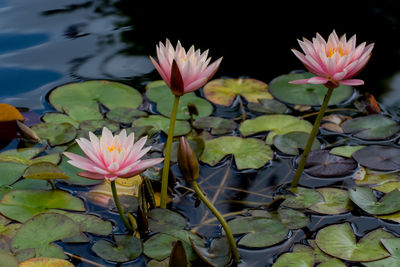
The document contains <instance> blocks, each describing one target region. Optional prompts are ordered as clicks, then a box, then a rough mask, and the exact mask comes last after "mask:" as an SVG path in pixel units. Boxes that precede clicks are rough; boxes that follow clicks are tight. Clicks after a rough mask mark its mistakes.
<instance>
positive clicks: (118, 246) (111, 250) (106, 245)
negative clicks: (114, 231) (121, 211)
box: [92, 235, 143, 262]
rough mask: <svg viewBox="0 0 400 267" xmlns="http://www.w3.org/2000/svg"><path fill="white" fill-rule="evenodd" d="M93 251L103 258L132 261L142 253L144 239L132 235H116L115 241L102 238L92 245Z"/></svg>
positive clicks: (115, 260)
mask: <svg viewBox="0 0 400 267" xmlns="http://www.w3.org/2000/svg"><path fill="white" fill-rule="evenodd" d="M92 251H93V252H94V253H95V254H96V255H97V256H99V257H100V258H102V259H105V260H109V261H114V262H126V261H131V260H134V259H136V258H137V257H139V255H140V254H142V251H143V249H142V241H141V240H140V239H138V238H136V237H134V236H130V235H116V236H114V243H111V242H110V241H107V240H104V239H100V240H98V241H97V242H96V243H94V245H93V246H92Z"/></svg>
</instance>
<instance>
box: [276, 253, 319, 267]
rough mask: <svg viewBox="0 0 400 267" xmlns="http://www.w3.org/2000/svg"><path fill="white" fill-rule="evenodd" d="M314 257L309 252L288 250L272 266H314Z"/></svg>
mask: <svg viewBox="0 0 400 267" xmlns="http://www.w3.org/2000/svg"><path fill="white" fill-rule="evenodd" d="M312 266H314V257H313V255H312V253H307V252H287V253H284V254H282V255H281V256H280V257H279V258H278V259H277V260H276V262H275V263H274V264H273V265H272V267H312Z"/></svg>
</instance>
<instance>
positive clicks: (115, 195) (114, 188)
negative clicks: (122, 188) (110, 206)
mask: <svg viewBox="0 0 400 267" xmlns="http://www.w3.org/2000/svg"><path fill="white" fill-rule="evenodd" d="M111 191H112V195H113V198H114V202H115V206H116V207H117V210H118V213H119V216H120V217H121V219H122V222H123V223H124V225H125V227H126V228H127V229H128V230H129V232H133V229H132V226H131V225H130V224H129V221H128V219H127V218H126V216H125V213H124V210H123V209H122V206H121V202H119V198H118V193H117V187H116V186H115V181H111Z"/></svg>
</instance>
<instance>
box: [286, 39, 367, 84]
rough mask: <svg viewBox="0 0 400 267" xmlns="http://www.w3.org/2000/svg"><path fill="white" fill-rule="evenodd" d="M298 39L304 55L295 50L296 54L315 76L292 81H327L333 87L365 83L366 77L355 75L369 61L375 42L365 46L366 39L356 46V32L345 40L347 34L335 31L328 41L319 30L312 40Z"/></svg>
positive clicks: (319, 82) (297, 82)
mask: <svg viewBox="0 0 400 267" xmlns="http://www.w3.org/2000/svg"><path fill="white" fill-rule="evenodd" d="M298 42H299V45H300V47H301V48H302V50H303V52H304V54H303V53H301V52H299V51H297V50H295V49H292V51H293V53H294V54H295V55H296V56H297V57H298V58H299V59H300V60H301V62H303V64H304V65H305V67H306V68H307V69H308V70H309V71H310V72H312V73H313V74H315V75H316V77H312V78H309V79H302V80H296V81H292V82H291V83H295V84H305V83H311V84H325V85H326V86H332V87H337V86H338V85H339V84H344V85H362V84H364V81H363V80H360V79H352V78H353V77H354V76H355V75H357V74H358V73H359V72H360V71H361V70H362V69H363V68H364V66H365V65H366V64H367V62H368V60H369V58H370V57H371V51H372V49H373V48H374V44H373V43H372V44H369V45H367V46H366V43H365V42H363V43H362V44H360V45H359V46H357V47H356V35H353V37H351V38H350V39H349V40H346V35H342V36H341V37H340V39H339V37H338V36H337V34H336V32H335V31H333V32H332V33H331V34H330V35H329V38H328V42H326V41H325V40H324V39H323V38H322V37H321V35H319V34H318V33H317V36H316V37H315V38H313V40H312V42H311V41H309V40H307V39H306V38H303V41H300V40H298Z"/></svg>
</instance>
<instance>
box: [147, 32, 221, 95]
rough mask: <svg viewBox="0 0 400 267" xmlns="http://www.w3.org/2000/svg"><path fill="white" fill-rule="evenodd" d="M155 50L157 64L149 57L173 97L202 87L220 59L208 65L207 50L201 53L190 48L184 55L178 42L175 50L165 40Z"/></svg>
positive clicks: (217, 65) (209, 59) (213, 72)
mask: <svg viewBox="0 0 400 267" xmlns="http://www.w3.org/2000/svg"><path fill="white" fill-rule="evenodd" d="M156 48H157V59H158V63H157V62H156V61H155V60H154V59H153V58H152V57H150V59H151V61H152V62H153V64H154V66H155V68H156V69H157V71H158V72H159V73H160V75H161V78H162V79H163V80H164V81H165V82H166V83H167V85H168V87H169V88H170V89H171V91H172V93H173V94H174V95H178V96H182V95H183V94H185V93H188V92H193V91H195V90H197V89H199V88H200V87H202V86H203V85H204V84H205V83H206V82H207V81H208V80H209V79H211V77H212V76H213V75H214V74H215V72H216V71H217V69H218V67H219V64H220V63H221V60H222V57H221V58H219V59H218V60H216V61H214V62H213V63H212V64H211V65H209V63H210V61H211V58H208V50H207V51H205V52H204V53H201V52H200V50H199V49H197V50H195V49H194V46H192V47H191V48H190V49H189V51H188V52H187V53H186V51H185V49H184V48H183V47H182V45H181V43H180V42H179V41H178V44H177V45H176V48H175V49H174V47H173V46H172V45H171V43H170V41H169V40H168V39H167V41H166V43H165V45H164V44H163V43H161V42H160V44H159V46H157V47H156Z"/></svg>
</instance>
